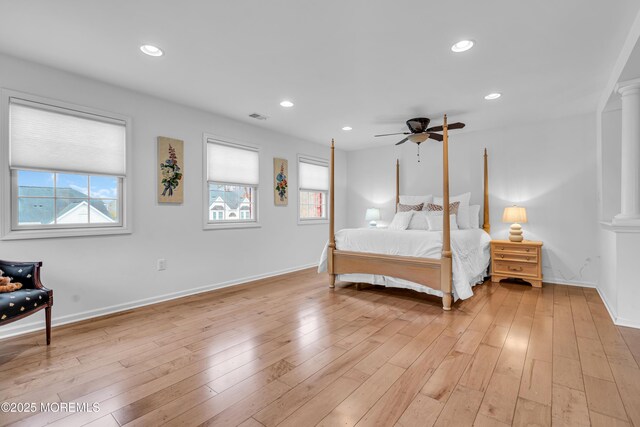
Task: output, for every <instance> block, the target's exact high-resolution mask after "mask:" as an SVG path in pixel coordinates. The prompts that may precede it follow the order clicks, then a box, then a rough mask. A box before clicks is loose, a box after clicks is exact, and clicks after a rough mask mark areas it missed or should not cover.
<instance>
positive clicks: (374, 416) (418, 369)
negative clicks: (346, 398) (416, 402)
mask: <svg viewBox="0 0 640 427" xmlns="http://www.w3.org/2000/svg"><path fill="white" fill-rule="evenodd" d="M455 342H456V340H455V338H452V337H449V336H447V335H441V336H439V337H438V338H437V339H436V340H435V341H434V342H433V343H432V344H431V346H429V348H428V349H426V350H425V351H424V352H423V353H422V354H421V355H420V356H419V357H418V358H417V359H416V361H415V362H414V363H413V364H412V365H411V366H409V368H408V369H407V370H406V371H405V372H404V374H402V376H400V378H398V380H397V381H396V382H395V383H394V384H393V386H391V388H390V389H389V390H388V391H387V392H386V393H385V394H384V395H383V396H382V397H381V398H380V400H379V401H378V402H377V403H376V405H374V406H373V407H372V408H371V409H370V410H369V411H368V412H367V413H366V414H365V416H364V417H362V419H361V420H360V421H359V422H358V423H357V424H356V425H357V426H360V427H362V426H371V425H393V424H394V423H395V422H396V421H397V420H398V419H399V418H400V416H401V415H402V414H403V412H404V411H405V409H406V408H407V407H408V406H409V405H410V404H411V402H412V401H413V399H414V397H415V396H416V395H417V394H418V392H419V391H420V389H421V388H422V387H423V386H424V384H425V383H426V382H427V381H428V380H429V377H430V376H431V375H432V374H433V372H434V371H435V369H436V367H437V366H438V365H439V364H440V363H441V362H442V360H443V359H444V358H445V356H446V355H447V354H448V353H449V351H451V349H452V348H453V345H454V344H455ZM392 360H393V359H392Z"/></svg>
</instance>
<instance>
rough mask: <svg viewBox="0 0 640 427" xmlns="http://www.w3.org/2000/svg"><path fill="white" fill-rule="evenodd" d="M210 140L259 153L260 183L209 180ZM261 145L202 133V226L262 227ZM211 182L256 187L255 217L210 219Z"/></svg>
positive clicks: (219, 228) (220, 228) (211, 227)
mask: <svg viewBox="0 0 640 427" xmlns="http://www.w3.org/2000/svg"><path fill="white" fill-rule="evenodd" d="M209 142H212V143H214V144H220V145H226V146H228V147H234V148H239V149H245V150H247V149H248V150H252V151H255V152H257V153H258V184H257V185H255V186H254V185H246V184H239V183H233V182H217V181H209V162H208V151H207V150H208V147H209ZM260 163H261V159H260V147H259V146H257V145H254V144H248V143H246V142H243V141H238V140H235V139H233V138H228V137H223V136H218V135H214V134H210V133H206V132H205V133H203V135H202V175H203V180H202V182H203V185H202V193H203V194H202V196H203V197H202V202H203V209H202V212H203V216H202V220H203V223H202V228H203V230H224V229H234V228H260V227H261V226H262V225H261V224H260V211H261V209H260V199H261V197H260V173H261V172H260V169H261V168H260ZM209 184H217V185H232V186H236V187H253V188H255V197H256V200H255V202H254V205H255V211H256V212H255V219H252V220H246V219H241V218H240V217H238V218H237V220H223V221H220V222H212V221H210V220H209V205H210V204H209Z"/></svg>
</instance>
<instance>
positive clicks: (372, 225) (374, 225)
mask: <svg viewBox="0 0 640 427" xmlns="http://www.w3.org/2000/svg"><path fill="white" fill-rule="evenodd" d="M377 227H378V223H377V222H375V221H370V222H369V228H377Z"/></svg>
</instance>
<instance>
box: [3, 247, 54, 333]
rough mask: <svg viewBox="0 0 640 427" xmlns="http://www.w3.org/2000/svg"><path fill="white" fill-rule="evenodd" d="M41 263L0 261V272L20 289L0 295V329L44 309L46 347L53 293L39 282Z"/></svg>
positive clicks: (49, 331)
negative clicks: (18, 284)
mask: <svg viewBox="0 0 640 427" xmlns="http://www.w3.org/2000/svg"><path fill="white" fill-rule="evenodd" d="M40 267H42V263H41V262H13V261H2V260H0V270H2V271H3V273H4V276H8V277H11V278H12V280H11V281H12V282H19V283H22V288H21V289H19V290H17V291H13V292H6V293H0V327H2V326H3V325H5V324H7V323H11V322H14V321H16V320H19V319H22V318H23V317H26V316H29V315H31V314H33V313H35V312H37V311H40V310H42V309H44V313H45V320H46V324H47V345H49V344H50V343H51V307H52V306H53V291H52V290H51V289H47V288H45V287H44V286H43V285H42V283H41V282H40Z"/></svg>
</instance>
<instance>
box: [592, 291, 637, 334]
mask: <svg viewBox="0 0 640 427" xmlns="http://www.w3.org/2000/svg"><path fill="white" fill-rule="evenodd" d="M596 290H597V291H598V295H600V299H601V300H602V302H603V303H604V306H605V307H606V309H607V312H609V316H611V320H613V323H614V324H616V325H618V326H626V327H628V328H635V329H640V322H638V321H637V320H630V319H625V318H624V317H619V316H618V313H617V311H616V310H614V309H613V307H612V306H611V304H610V303H609V301H608V300H607V297H606V296H605V294H604V293H603V292H601V291H600V289H599V288H596Z"/></svg>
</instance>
